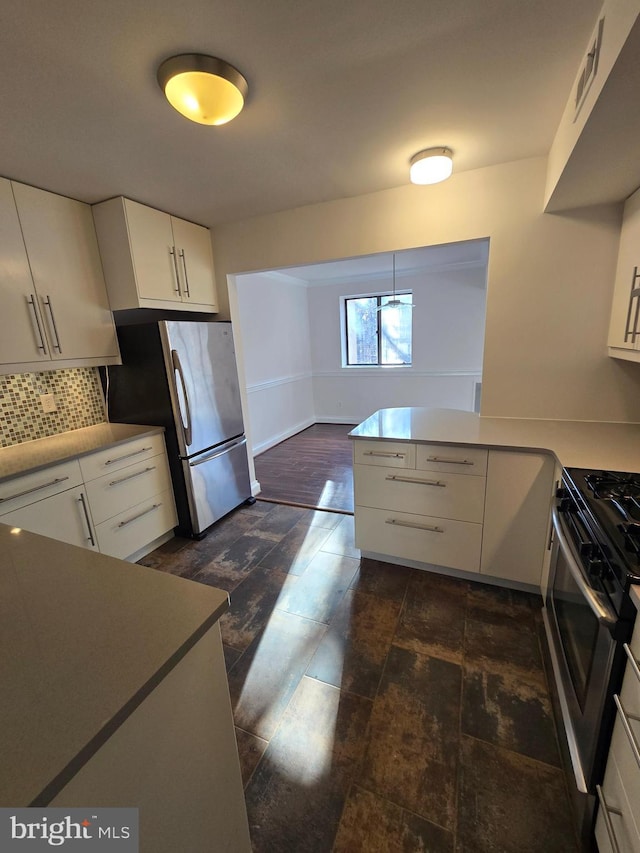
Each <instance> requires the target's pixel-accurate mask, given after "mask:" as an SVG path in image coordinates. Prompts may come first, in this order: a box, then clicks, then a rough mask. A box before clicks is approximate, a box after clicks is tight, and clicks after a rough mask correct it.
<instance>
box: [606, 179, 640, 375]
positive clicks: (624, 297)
mask: <svg viewBox="0 0 640 853" xmlns="http://www.w3.org/2000/svg"><path fill="white" fill-rule="evenodd" d="M609 355H611V356H613V357H614V358H624V359H627V360H629V361H640V190H638V191H637V192H635V193H634V194H633V195H632V196H631V197H630V198H629V199H627V202H626V204H625V206H624V218H623V221H622V231H621V232H620V248H619V249H618V266H617V268H616V280H615V286H614V291H613V302H612V305H611V323H610V326H609Z"/></svg>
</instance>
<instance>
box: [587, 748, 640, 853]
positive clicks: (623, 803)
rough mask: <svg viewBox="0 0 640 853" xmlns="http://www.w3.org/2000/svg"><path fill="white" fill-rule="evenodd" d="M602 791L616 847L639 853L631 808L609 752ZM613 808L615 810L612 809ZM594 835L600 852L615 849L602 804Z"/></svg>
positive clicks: (638, 838) (625, 851) (627, 851)
mask: <svg viewBox="0 0 640 853" xmlns="http://www.w3.org/2000/svg"><path fill="white" fill-rule="evenodd" d="M602 791H603V794H604V798H605V800H606V803H607V806H608V807H609V810H610V811H609V819H610V822H611V832H612V833H613V835H614V836H615V839H616V842H617V845H618V849H619V850H620V851H621V853H640V836H639V835H638V832H637V829H636V825H635V823H634V820H633V817H632V808H631V806H630V805H629V799H628V796H627V794H626V793H625V790H624V786H623V784H622V779H621V777H620V773H619V771H618V766H617V764H616V761H615V759H614V757H613V756H612V755H611V754H610V755H609V759H608V761H607V772H606V773H605V776H604V782H603V783H602ZM614 809H615V810H616V811H613V810H614ZM616 812H620V813H619V814H618V813H616ZM595 835H596V841H597V842H598V849H599V850H600V853H606V851H609V850H614V849H615V848H614V846H613V844H612V843H611V840H610V837H609V833H608V832H607V826H606V823H605V819H604V816H603V808H602V804H600V806H599V808H598V818H597V820H596V832H595Z"/></svg>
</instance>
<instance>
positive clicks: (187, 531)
mask: <svg viewBox="0 0 640 853" xmlns="http://www.w3.org/2000/svg"><path fill="white" fill-rule="evenodd" d="M118 339H119V341H120V351H121V353H122V361H123V364H122V366H118V367H111V368H109V369H108V371H109V372H108V385H107V401H108V409H109V419H110V420H111V421H117V422H121V423H139V424H151V425H157V426H163V427H164V428H165V431H166V432H165V439H166V443H167V451H168V454H169V465H170V468H171V476H172V479H173V488H174V494H175V498H176V506H177V510H178V520H179V526H178V529H177V533H178V534H179V535H182V536H190V537H195V538H201V536H202V535H203V534H204V532H205V531H206V529H207V528H208V527H209V526H210V525H212V524H213V523H214V522H215V521H217V520H218V519H219V518H221V517H222V516H223V515H226V514H227V513H228V512H230V511H231V510H232V509H234V508H235V507H237V506H238V505H239V504H241V503H243V502H245V501H252V498H251V483H250V479H249V464H248V459H247V441H246V438H245V435H244V424H243V422H242V409H241V404H240V388H239V384H238V371H237V367H236V358H235V349H234V345H233V333H232V329H231V324H230V323H226V322H215V323H203V322H190V321H182V320H175V321H174V320H162V321H160V322H157V323H145V324H137V325H127V326H120V327H119V328H118Z"/></svg>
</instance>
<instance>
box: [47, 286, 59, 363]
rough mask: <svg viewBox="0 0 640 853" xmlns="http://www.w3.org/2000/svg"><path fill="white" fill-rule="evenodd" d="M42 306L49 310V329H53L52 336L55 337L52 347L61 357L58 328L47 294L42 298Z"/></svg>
mask: <svg viewBox="0 0 640 853" xmlns="http://www.w3.org/2000/svg"><path fill="white" fill-rule="evenodd" d="M44 304H45V305H46V306H47V308H48V309H49V316H50V317H51V327H52V329H53V334H54V337H55V343H54V347H55V348H56V349H57V350H58V352H59V353H60V355H62V347H61V346H60V335H58V327H57V326H56V318H55V316H54V313H53V305H52V304H51V297H50V296H49V295H48V294H47V296H45V298H44Z"/></svg>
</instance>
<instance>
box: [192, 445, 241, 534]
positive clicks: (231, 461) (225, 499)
mask: <svg viewBox="0 0 640 853" xmlns="http://www.w3.org/2000/svg"><path fill="white" fill-rule="evenodd" d="M182 465H183V468H184V475H185V482H186V484H187V492H188V496H189V504H190V509H191V517H192V521H193V530H194V533H196V534H197V533H202V532H203V531H204V530H206V528H207V527H209V526H210V525H212V524H213V523H214V521H217V520H218V519H219V518H222V516H223V515H226V514H227V513H228V512H230V511H231V510H232V509H234V508H235V507H237V506H239V504H241V503H243V502H244V501H246V499H247V498H249V497H251V482H250V480H249V463H248V460H247V441H246V439H244V438H243V439H241V440H240V441H238V442H235V443H234V444H233V445H232V446H231V447H228V448H227V449H222V450H217V451H208V452H207V453H203V454H202V455H200V456H195V457H192V458H191V459H188V460H187V459H185V460H183V462H182Z"/></svg>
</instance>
